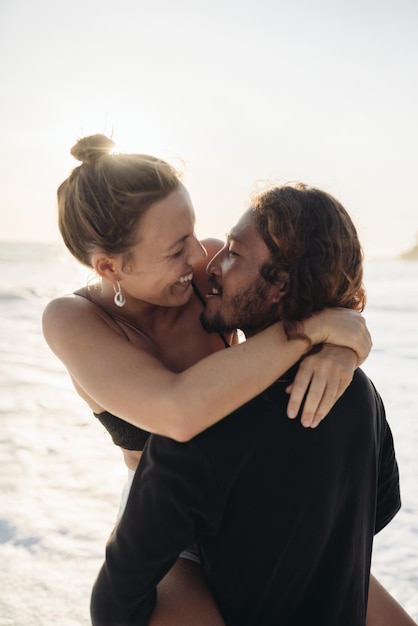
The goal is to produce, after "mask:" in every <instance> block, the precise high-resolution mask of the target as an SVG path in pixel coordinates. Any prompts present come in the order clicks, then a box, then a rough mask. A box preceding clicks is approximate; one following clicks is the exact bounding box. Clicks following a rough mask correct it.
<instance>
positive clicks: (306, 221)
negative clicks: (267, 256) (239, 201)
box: [251, 183, 366, 336]
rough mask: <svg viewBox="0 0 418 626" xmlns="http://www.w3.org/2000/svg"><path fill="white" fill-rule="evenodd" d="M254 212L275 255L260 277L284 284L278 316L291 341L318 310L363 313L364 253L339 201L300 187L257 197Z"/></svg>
mask: <svg viewBox="0 0 418 626" xmlns="http://www.w3.org/2000/svg"><path fill="white" fill-rule="evenodd" d="M251 210H252V211H253V215H254V218H255V221H256V225H257V228H258V230H259V232H260V234H261V236H262V238H263V240H264V242H265V244H266V245H267V247H268V248H269V250H270V252H271V262H267V263H266V264H264V266H263V267H262V268H261V275H262V276H263V277H264V279H265V280H267V281H268V282H269V283H272V284H280V285H281V289H282V292H283V295H282V297H281V298H280V302H279V303H278V305H277V308H278V316H279V318H280V319H281V320H282V322H283V323H284V327H285V330H286V332H287V334H288V335H289V336H290V335H292V336H295V334H297V327H298V324H297V322H299V321H301V320H303V319H305V318H307V317H309V316H310V315H311V314H312V313H313V312H314V311H320V310H321V309H324V308H326V307H346V308H350V309H356V310H359V311H362V310H363V308H364V306H365V303H366V293H365V290H364V286H363V252H362V248H361V245H360V242H359V239H358V236H357V232H356V229H355V226H354V224H353V222H352V220H351V218H350V216H349V215H348V213H347V211H346V210H345V209H344V207H343V206H342V205H341V204H340V203H339V202H338V201H337V200H336V199H335V198H333V197H332V196H331V195H330V194H328V193H326V192H324V191H321V190H320V189H316V188H313V187H309V186H307V185H305V184H302V183H297V184H295V185H283V186H280V187H275V188H273V189H270V190H268V191H266V192H264V193H261V194H259V195H257V196H255V197H254V198H253V200H252V206H251Z"/></svg>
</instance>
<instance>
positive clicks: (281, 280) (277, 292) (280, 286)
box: [272, 272, 289, 304]
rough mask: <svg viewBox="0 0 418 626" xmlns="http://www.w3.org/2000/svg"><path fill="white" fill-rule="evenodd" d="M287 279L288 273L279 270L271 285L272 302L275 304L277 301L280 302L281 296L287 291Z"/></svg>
mask: <svg viewBox="0 0 418 626" xmlns="http://www.w3.org/2000/svg"><path fill="white" fill-rule="evenodd" d="M288 280H289V274H288V273H287V272H280V274H279V275H278V276H277V280H276V282H275V284H274V287H273V299H272V302H274V303H275V304H277V302H280V300H281V299H282V297H283V296H284V295H285V293H286V292H287V288H288Z"/></svg>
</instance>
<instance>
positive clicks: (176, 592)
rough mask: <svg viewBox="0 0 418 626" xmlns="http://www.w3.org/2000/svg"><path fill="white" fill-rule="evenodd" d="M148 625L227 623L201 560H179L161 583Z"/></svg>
mask: <svg viewBox="0 0 418 626" xmlns="http://www.w3.org/2000/svg"><path fill="white" fill-rule="evenodd" d="M148 626H225V622H224V621H223V619H222V617H221V615H220V613H219V611H218V608H217V606H216V604H215V601H214V600H213V598H212V595H211V593H210V591H209V588H208V586H207V584H206V581H205V577H204V575H203V572H202V568H201V566H200V565H199V564H198V563H195V562H193V561H189V560H188V559H181V558H180V559H177V562H176V563H175V565H174V566H173V567H172V568H171V570H170V571H169V572H168V574H167V575H166V576H165V578H163V580H162V581H161V582H160V584H159V585H158V591H157V605H156V607H155V609H154V613H153V614H152V617H151V620H150V621H149V624H148Z"/></svg>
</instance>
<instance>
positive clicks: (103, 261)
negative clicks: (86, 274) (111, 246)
mask: <svg viewBox="0 0 418 626" xmlns="http://www.w3.org/2000/svg"><path fill="white" fill-rule="evenodd" d="M91 262H92V265H93V268H94V270H95V272H96V274H98V275H99V276H100V277H101V278H103V279H104V280H106V281H107V282H108V283H110V284H111V285H114V284H115V281H116V280H118V279H119V274H118V266H117V263H116V261H115V259H114V258H113V257H112V256H109V255H108V254H106V253H105V252H96V253H95V254H93V256H92V259H91Z"/></svg>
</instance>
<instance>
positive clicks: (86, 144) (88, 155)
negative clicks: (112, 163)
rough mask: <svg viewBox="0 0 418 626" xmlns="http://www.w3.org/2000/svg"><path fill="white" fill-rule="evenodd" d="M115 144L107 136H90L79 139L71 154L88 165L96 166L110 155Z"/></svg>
mask: <svg viewBox="0 0 418 626" xmlns="http://www.w3.org/2000/svg"><path fill="white" fill-rule="evenodd" d="M114 145H115V142H114V141H112V139H109V137H106V136H105V135H90V136H89V137H83V138H82V139H79V140H78V141H77V143H76V144H75V146H73V147H72V149H71V154H72V155H73V157H75V158H76V159H77V161H81V162H82V163H85V164H86V165H94V164H95V163H96V162H97V161H98V160H99V159H100V158H101V157H103V156H106V155H107V154H109V152H110V151H111V149H112V148H113V146H114Z"/></svg>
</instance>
